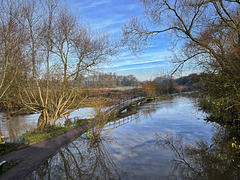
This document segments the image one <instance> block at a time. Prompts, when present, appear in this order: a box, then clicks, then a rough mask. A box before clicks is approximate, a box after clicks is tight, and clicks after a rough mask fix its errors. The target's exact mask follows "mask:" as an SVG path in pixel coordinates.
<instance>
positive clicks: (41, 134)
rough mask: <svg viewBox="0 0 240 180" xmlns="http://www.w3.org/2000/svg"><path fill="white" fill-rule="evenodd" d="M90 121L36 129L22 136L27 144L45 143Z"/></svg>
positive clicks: (78, 121) (82, 120)
mask: <svg viewBox="0 0 240 180" xmlns="http://www.w3.org/2000/svg"><path fill="white" fill-rule="evenodd" d="M89 121H90V119H78V120H76V121H75V122H74V123H72V122H71V120H70V123H69V121H66V123H65V125H62V126H49V127H46V128H44V129H43V130H42V129H34V130H32V131H29V132H27V133H25V134H23V135H22V138H23V140H24V141H25V144H35V143H39V142H41V141H44V140H46V139H50V138H52V137H55V136H57V135H59V134H63V133H65V132H67V131H69V130H71V129H73V128H75V127H77V126H80V125H83V124H85V123H87V122H89Z"/></svg>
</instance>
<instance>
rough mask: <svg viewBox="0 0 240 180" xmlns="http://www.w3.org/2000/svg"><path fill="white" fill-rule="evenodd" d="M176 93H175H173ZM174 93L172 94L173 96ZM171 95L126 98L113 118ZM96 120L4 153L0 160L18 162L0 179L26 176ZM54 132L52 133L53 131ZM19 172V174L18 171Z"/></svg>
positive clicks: (94, 123) (92, 125) (93, 124)
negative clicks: (124, 111) (125, 111)
mask: <svg viewBox="0 0 240 180" xmlns="http://www.w3.org/2000/svg"><path fill="white" fill-rule="evenodd" d="M175 95H176V94H175ZM175 95H174V96H175ZM169 97H171V95H168V96H167V95H165V96H161V97H155V98H149V97H148V98H137V99H135V100H134V99H133V100H131V101H130V100H128V102H127V103H126V102H125V104H124V103H123V104H124V106H118V107H115V109H114V112H116V113H117V115H116V116H114V118H116V117H117V116H118V115H119V113H120V112H122V111H123V110H125V109H127V110H129V109H131V108H134V107H136V106H138V105H140V104H143V103H147V102H149V101H152V100H154V99H156V100H160V99H166V98H169ZM96 123H97V122H96V121H94V120H93V121H91V122H87V123H85V124H83V125H81V126H78V127H75V128H73V129H70V130H69V131H68V132H65V133H63V134H60V135H57V136H55V137H52V138H50V139H44V141H42V142H40V143H38V144H30V145H28V146H26V145H24V146H22V147H21V149H18V150H16V151H13V152H10V153H8V154H6V155H2V156H0V162H2V161H7V162H18V163H16V164H15V165H14V166H13V167H11V168H10V169H9V170H8V171H6V172H4V173H3V174H2V175H1V177H0V179H15V177H18V178H19V177H21V178H24V177H26V176H27V175H28V174H29V173H30V172H32V171H33V170H34V169H36V168H37V167H39V165H41V163H42V162H43V161H44V160H46V159H48V158H49V157H50V156H52V155H54V153H56V151H57V150H58V149H59V148H61V147H62V146H65V145H67V144H68V143H70V142H71V141H72V140H73V139H74V138H76V137H78V136H80V135H81V134H83V133H84V132H86V131H87V130H88V129H89V128H91V127H94V126H95V125H96ZM53 134H54V133H53ZM18 172H20V175H19V173H18Z"/></svg>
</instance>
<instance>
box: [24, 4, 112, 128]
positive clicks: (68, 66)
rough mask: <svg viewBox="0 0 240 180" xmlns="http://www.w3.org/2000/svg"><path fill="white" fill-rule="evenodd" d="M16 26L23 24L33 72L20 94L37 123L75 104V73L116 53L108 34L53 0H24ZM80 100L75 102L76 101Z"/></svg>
mask: <svg viewBox="0 0 240 180" xmlns="http://www.w3.org/2000/svg"><path fill="white" fill-rule="evenodd" d="M20 14H21V18H19V22H20V24H22V26H23V27H24V28H25V30H26V32H27V34H28V39H29V41H28V42H29V43H28V46H26V48H25V50H26V52H28V54H29V56H27V57H26V58H29V60H30V61H31V66H32V74H29V73H28V78H27V79H26V84H24V86H21V88H20V92H19V96H20V99H21V100H22V103H23V104H24V105H25V106H26V107H28V108H29V109H31V110H33V111H35V112H38V113H40V114H41V115H40V117H39V120H38V127H39V128H40V129H44V128H45V127H46V126H48V125H50V120H52V125H55V124H56V122H57V120H58V119H59V118H60V117H62V116H63V115H65V114H68V113H70V112H72V111H74V110H76V109H77V108H79V105H80V103H81V100H79V99H78V100H76V98H77V95H78V86H79V81H78V79H79V77H80V75H81V74H82V73H84V72H87V71H91V70H93V68H94V67H95V66H97V65H99V64H100V63H103V62H104V61H106V60H107V59H108V57H109V56H111V55H113V54H114V53H115V51H114V50H113V49H114V48H113V46H111V42H110V40H109V34H107V33H105V32H100V31H93V30H91V28H90V27H89V26H87V25H84V24H82V23H81V22H80V21H79V19H78V18H77V17H76V16H75V15H74V14H73V13H72V12H71V10H70V9H69V8H67V7H61V6H60V5H59V3H58V1H57V0H45V1H38V0H28V1H24V3H22V5H21V13H20ZM77 101H78V102H77Z"/></svg>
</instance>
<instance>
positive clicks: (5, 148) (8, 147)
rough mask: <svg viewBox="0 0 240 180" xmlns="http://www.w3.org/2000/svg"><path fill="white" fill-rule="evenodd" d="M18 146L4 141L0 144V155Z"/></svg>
mask: <svg viewBox="0 0 240 180" xmlns="http://www.w3.org/2000/svg"><path fill="white" fill-rule="evenodd" d="M17 148H18V145H17V144H14V143H5V144H1V145H0V155H3V154H7V153H9V152H11V151H13V150H16V149H17Z"/></svg>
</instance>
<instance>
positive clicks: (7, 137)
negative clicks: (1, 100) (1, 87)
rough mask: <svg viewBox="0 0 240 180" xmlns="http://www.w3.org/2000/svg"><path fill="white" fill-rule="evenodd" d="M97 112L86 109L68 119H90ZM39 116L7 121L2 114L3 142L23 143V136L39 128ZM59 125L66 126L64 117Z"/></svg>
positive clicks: (0, 123)
mask: <svg viewBox="0 0 240 180" xmlns="http://www.w3.org/2000/svg"><path fill="white" fill-rule="evenodd" d="M94 114H95V111H94V109H93V108H90V107H85V108H80V109H78V110H76V111H74V112H72V113H70V115H69V116H68V118H70V119H72V120H74V119H90V118H93V117H94ZM39 116H40V115H39V114H37V113H34V114H29V115H19V116H13V117H11V118H10V119H6V117H5V115H4V113H0V131H1V134H2V136H4V138H3V140H4V141H5V142H21V141H22V139H21V135H22V134H24V133H26V132H27V131H30V130H33V129H34V128H37V121H38V118H39ZM58 123H61V124H64V117H63V118H62V119H60V120H59V121H58Z"/></svg>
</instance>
